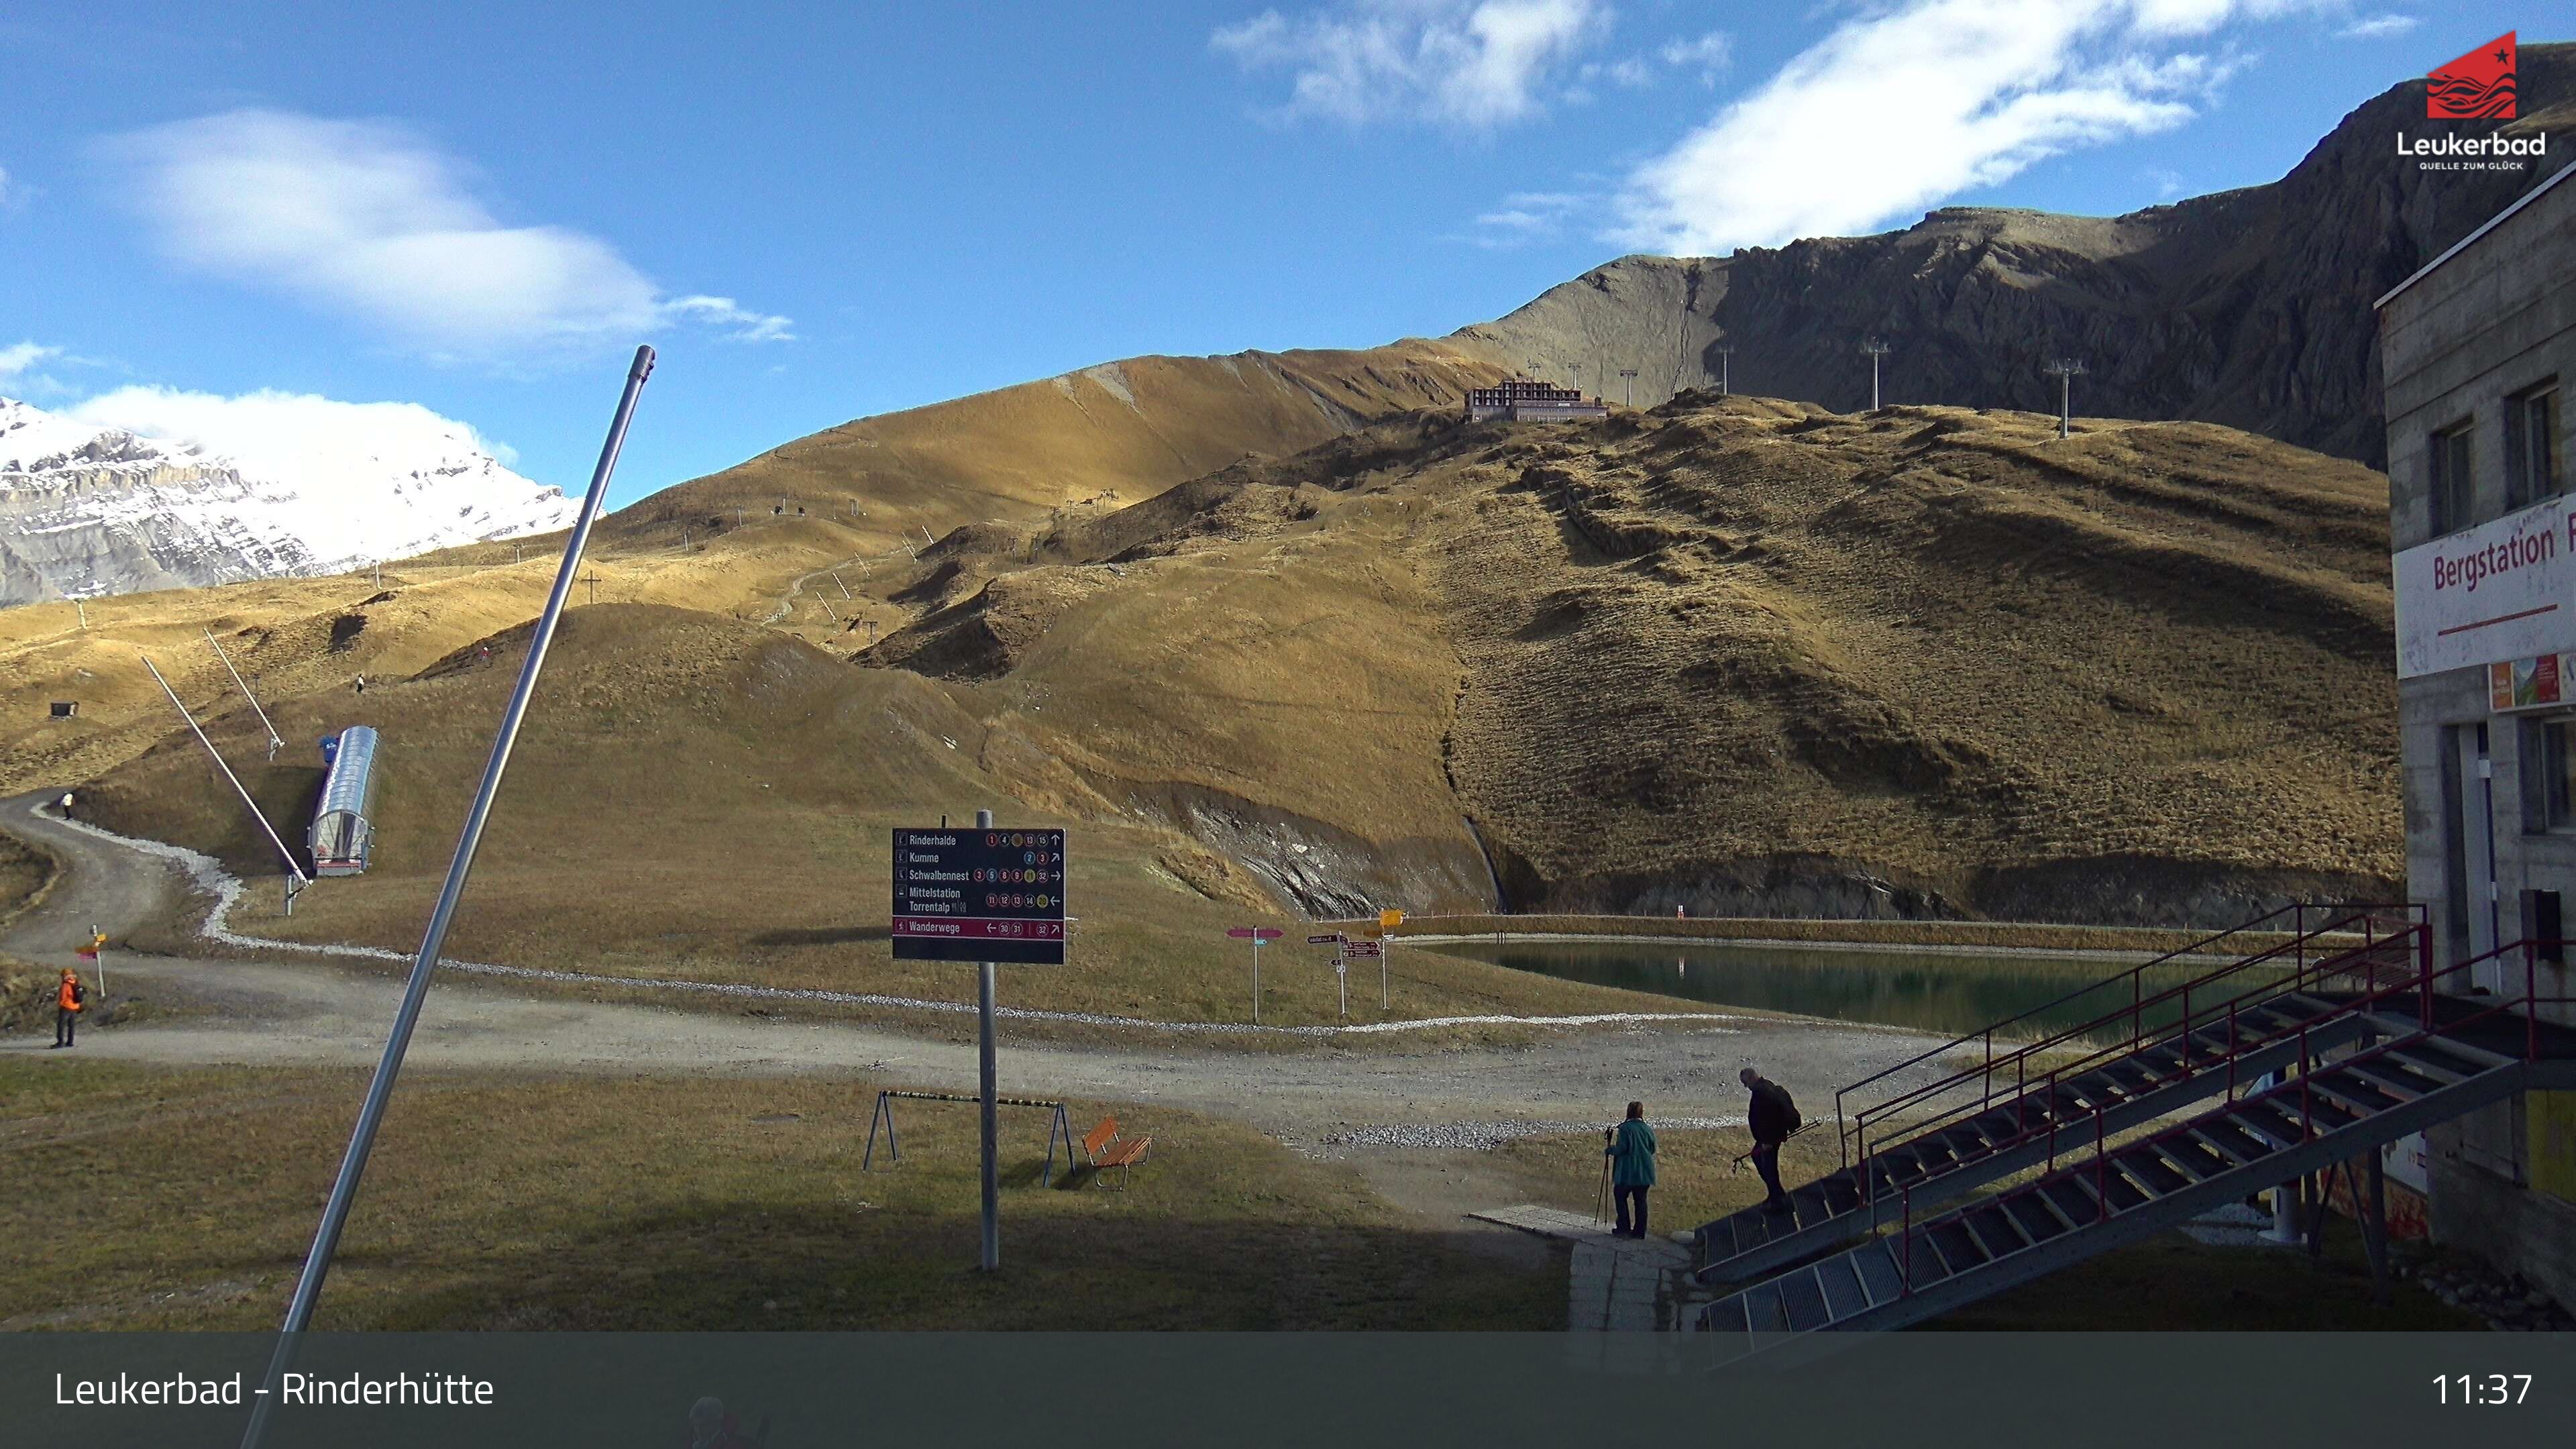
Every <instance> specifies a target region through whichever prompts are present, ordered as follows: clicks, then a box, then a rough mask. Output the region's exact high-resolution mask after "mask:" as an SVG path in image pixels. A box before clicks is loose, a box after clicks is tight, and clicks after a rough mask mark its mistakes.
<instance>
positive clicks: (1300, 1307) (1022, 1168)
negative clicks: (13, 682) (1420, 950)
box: [0, 1061, 1564, 1329]
mask: <svg viewBox="0 0 2576 1449" xmlns="http://www.w3.org/2000/svg"><path fill="white" fill-rule="evenodd" d="M875 1085H876V1084H874V1083H870V1082H861V1081H829V1082H825V1081H797V1082H739V1081H727V1080H716V1081H698V1082H687V1083H680V1082H650V1083H648V1082H633V1083H626V1082H603V1081H592V1080H569V1081H546V1080H534V1079H530V1080H516V1081H502V1082H490V1081H481V1082H472V1083H468V1082H464V1081H459V1080H454V1079H443V1078H439V1077H437V1076H434V1075H428V1074H415V1075H414V1076H412V1077H407V1078H406V1079H405V1082H404V1087H403V1092H402V1094H401V1095H400V1096H399V1097H397V1098H396V1100H395V1103H394V1107H393V1110H392V1111H391V1112H390V1113H389V1114H388V1116H387V1118H386V1122H385V1129H384V1135H383V1137H382V1138H381V1139H380V1141H379V1144H378V1147H377V1150H376V1154H375V1158H374V1161H373V1164H372V1166H371V1168H370V1170H369V1172H368V1176H367V1190H366V1193H365V1195H364V1196H363V1197H362V1198H361V1199H360V1201H359V1205H358V1209H357V1212H356V1214H355V1215H354V1216H353V1217H352V1219H351V1222H350V1227H349V1232H348V1236H347V1238H346V1239H345V1240H344V1242H343V1245H342V1249H341V1255H340V1259H339V1265H338V1267H337V1268H336V1269H335V1270H334V1272H333V1274H332V1277H331V1288H330V1293H329V1295H328V1297H327V1298H326V1299H325V1301H324V1305H323V1309H322V1314H321V1319H320V1324H319V1326H321V1327H324V1328H342V1329H349V1328H369V1329H469V1328H470V1329H488V1328H515V1329H722V1328H763V1329H859V1328H874V1329H882V1328H907V1329H917V1328H1056V1329H1077V1328H1078V1329H1098V1328H1172V1329H1267V1328H1548V1327H1558V1326H1562V1323H1563V1314H1564V1281H1563V1277H1562V1275H1561V1274H1558V1273H1553V1272H1538V1273H1532V1272H1526V1271H1521V1270H1516V1269H1514V1268H1511V1267H1508V1266H1502V1265H1497V1264H1495V1263H1493V1262H1491V1261H1489V1260H1486V1259H1483V1258H1479V1257H1476V1256H1474V1255H1470V1254H1467V1253H1464V1252H1461V1251H1460V1250H1459V1249H1457V1248H1456V1247H1454V1246H1452V1245H1450V1244H1449V1243H1448V1242H1446V1241H1445V1240H1444V1239H1443V1238H1441V1237H1440V1236H1438V1235H1434V1234H1425V1233H1421V1232H1419V1231H1416V1230H1414V1229H1412V1228H1411V1227H1409V1226H1408V1225H1407V1224H1406V1223H1405V1222H1404V1221H1403V1220H1402V1219H1400V1218H1399V1217H1397V1216H1396V1215H1395V1214H1393V1213H1392V1212H1391V1211H1390V1210H1388V1209H1387V1208H1386V1207H1384V1206H1383V1205H1382V1204H1381V1203H1379V1202H1378V1201H1377V1200H1376V1199H1375V1198H1374V1197H1372V1196H1371V1195H1370V1194H1369V1193H1368V1192H1367V1190H1366V1189H1365V1188H1364V1187H1362V1186H1361V1185H1360V1184H1359V1182H1358V1180H1357V1179H1356V1178H1355V1177H1354V1176H1352V1175H1350V1174H1348V1173H1346V1172H1343V1171H1340V1170H1337V1169H1333V1168H1329V1167H1326V1166H1323V1165H1321V1164H1317V1163H1313V1162H1309V1161H1306V1160H1304V1159H1301V1158H1298V1157H1296V1156H1295V1155H1294V1154H1292V1153H1290V1152H1288V1151H1286V1150H1285V1149H1283V1148H1280V1147H1279V1146H1278V1145H1276V1144H1275V1143H1272V1142H1269V1141H1268V1140H1267V1139H1264V1138H1262V1137H1261V1136H1259V1135H1258V1134H1257V1133H1254V1132H1252V1131H1251V1130H1249V1129H1247V1128H1243V1127H1238V1126H1234V1125H1231V1124H1227V1123H1221V1122H1215V1121H1211V1120H1208V1119H1205V1118H1199V1117H1193V1116H1189V1115H1186V1114H1183V1113H1178V1112H1167V1111H1162V1110H1158V1109H1149V1110H1147V1111H1144V1112H1141V1113H1138V1112H1132V1111H1130V1112H1127V1113H1125V1115H1123V1116H1122V1118H1121V1123H1122V1126H1124V1127H1126V1128H1127V1129H1128V1130H1130V1131H1133V1132H1143V1133H1146V1134H1150V1135H1151V1136H1152V1137H1153V1138H1154V1139H1155V1142H1154V1150H1153V1157H1152V1160H1151V1161H1150V1162H1149V1163H1148V1164H1147V1165H1146V1166H1145V1167H1143V1168H1141V1169H1139V1170H1137V1171H1136V1172H1135V1173H1134V1174H1133V1181H1132V1185H1131V1187H1130V1188H1129V1190H1128V1191H1125V1192H1111V1191H1100V1190H1095V1189H1094V1188H1093V1187H1091V1186H1089V1185H1088V1184H1087V1180H1086V1179H1083V1178H1077V1179H1074V1180H1072V1181H1071V1182H1068V1181H1067V1180H1066V1179H1064V1178H1062V1177H1059V1178H1058V1179H1057V1183H1058V1185H1057V1187H1056V1188H1055V1189H1054V1190H1048V1189H1043V1188H1040V1187H1039V1186H1038V1185H1037V1176H1038V1169H1039V1166H1040V1163H1041V1159H1042V1157H1043V1152H1042V1147H1043V1144H1044V1140H1045V1136H1044V1134H1045V1126H1044V1120H1043V1118H1042V1117H1040V1116H1039V1115H1038V1114H1036V1113H1020V1114H1017V1115H1013V1116H1010V1117H1007V1118H1006V1119H1005V1123H1004V1131H1005V1138H1004V1143H1003V1152H1002V1170H1003V1174H1004V1177H1003V1181H1004V1196H1003V1208H1002V1211H1003V1233H1004V1243H1005V1247H1006V1256H1005V1258H1004V1263H1005V1265H1006V1266H1005V1271H1004V1272H1003V1273H1002V1275H1001V1276H1000V1277H999V1278H994V1279H987V1278H984V1277H982V1276H981V1275H978V1274H976V1273H975V1272H973V1271H972V1270H971V1265H972V1263H973V1261H974V1256H975V1236H976V1209H975V1200H976V1199H975V1172H976V1162H975V1121H974V1111H973V1108H972V1107H968V1106H947V1105H931V1104H925V1103H902V1104H899V1105H898V1110H899V1111H901V1113H902V1114H903V1115H902V1116H901V1118H900V1119H899V1120H900V1124H901V1127H902V1131H903V1144H904V1158H903V1162H902V1164H901V1166H900V1167H899V1168H896V1169H895V1170H893V1171H884V1170H882V1169H883V1168H885V1166H886V1163H885V1162H884V1160H883V1154H882V1151H881V1152H880V1160H879V1162H878V1167H879V1168H880V1169H881V1170H880V1171H878V1172H874V1173H870V1174H867V1175H864V1176H863V1175H861V1173H860V1171H859V1160H860V1156H861V1152H862V1149H863V1148H864V1146H865V1124H866V1121H867V1116H868V1109H869V1106H870V1104H871V1103H872V1101H873V1098H874V1087H875ZM363 1087H364V1078H363V1076H361V1075H358V1074H353V1073H346V1072H320V1071H250V1070H245V1069H236V1070H224V1071H192V1072H162V1071H153V1070H146V1069H139V1068H129V1067H125V1066H121V1065H117V1064H111V1063H100V1062H80V1063H30V1062H25V1061H19V1062H10V1063H5V1064H0V1103H5V1104H6V1106H4V1107H0V1155H5V1160H6V1161H7V1163H8V1167H9V1176H10V1180H11V1182H12V1184H13V1187H12V1189H11V1191H10V1192H9V1193H7V1194H5V1195H0V1232H5V1233H6V1234H7V1235H8V1236H9V1237H11V1238H12V1239H14V1240H18V1241H25V1242H36V1241H44V1242H46V1243H48V1244H49V1245H50V1247H49V1248H48V1250H47V1251H45V1252H41V1253H19V1254H13V1255H11V1256H10V1258H9V1259H8V1260H7V1264H6V1266H5V1267H0V1327H8V1328H35V1327H65V1328H121V1329H144V1328H156V1329H172V1328H179V1329H208V1328H230V1329H252V1328H259V1327H262V1326H265V1325H267V1324H271V1323H273V1322H275V1321H276V1317H277V1312H278V1309H279V1307H280V1305H281V1304H282V1303H283V1301H284V1297H285V1294H286V1290H287V1285H288V1284H289V1283H290V1282H291V1280H292V1278H293V1275H294V1271H295V1265H296V1263H297V1262H298V1261H299V1260H300V1257H301V1255H302V1252H303V1250H304V1248H305V1246H306V1244H307V1242H308V1239H309V1235H310V1233H311V1231H312V1225H313V1220H314V1216H315V1214H316V1212H317V1211H318V1209H319V1205H320V1199H321V1196H322V1194H323V1192H324V1190H325V1189H326V1188H327V1186H328V1183H329V1180H330V1174H331V1171H332V1169H333V1167H334V1165H335V1164H336V1163H337V1161H338V1156H339V1150H340V1147H341V1145H342V1144H343V1142H344V1140H345V1138H346V1136H347V1130H348V1119H349V1117H350V1114H351V1113H352V1112H353V1111H354V1110H355V1106H356V1103H357V1100H358V1098H359V1096H360V1095H361V1093H362V1090H363ZM1075 1111H1076V1115H1077V1116H1078V1118H1079V1119H1080V1120H1079V1121H1077V1123H1076V1125H1075V1128H1074V1130H1075V1131H1076V1132H1077V1133H1079V1132H1084V1131H1088V1130H1089V1129H1090V1127H1091V1125H1092V1123H1093V1122H1094V1121H1096V1120H1097V1118H1098V1115H1099V1113H1098V1112H1097V1111H1096V1110H1095V1109H1093V1108H1091V1107H1089V1106H1084V1105H1080V1104H1077V1106H1076V1108H1075ZM786 1113H795V1114H799V1115H798V1117H797V1119H796V1120H793V1121H785V1122H771V1123H761V1122H755V1121H753V1120H752V1119H753V1118H755V1117H763V1116H774V1115H779V1114H786ZM65 1223H78V1224H79V1231H77V1232H73V1233H64V1232H61V1231H59V1230H58V1229H59V1228H60V1226H61V1225H62V1224H65Z"/></svg>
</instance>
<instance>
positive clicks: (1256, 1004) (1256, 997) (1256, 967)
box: [1252, 936, 1261, 1026]
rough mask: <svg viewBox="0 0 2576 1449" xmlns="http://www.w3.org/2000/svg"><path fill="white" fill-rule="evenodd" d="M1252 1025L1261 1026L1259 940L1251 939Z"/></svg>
mask: <svg viewBox="0 0 2576 1449" xmlns="http://www.w3.org/2000/svg"><path fill="white" fill-rule="evenodd" d="M1252 1024H1253V1025H1254V1026H1259V1025H1261V938H1260V937H1259V936H1255V937H1253V938H1252Z"/></svg>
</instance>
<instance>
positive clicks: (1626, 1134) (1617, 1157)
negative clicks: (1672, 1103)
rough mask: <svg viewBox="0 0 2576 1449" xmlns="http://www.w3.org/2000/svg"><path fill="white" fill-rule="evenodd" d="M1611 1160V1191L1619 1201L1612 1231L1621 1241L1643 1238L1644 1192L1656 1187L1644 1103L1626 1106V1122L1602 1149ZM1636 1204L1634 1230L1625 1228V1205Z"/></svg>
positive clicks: (1650, 1131)
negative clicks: (1615, 1224) (1616, 1218)
mask: <svg viewBox="0 0 2576 1449" xmlns="http://www.w3.org/2000/svg"><path fill="white" fill-rule="evenodd" d="M1601 1151H1602V1155H1604V1156H1606V1157H1608V1158H1609V1159H1610V1188H1611V1191H1612V1193H1613V1195H1615V1196H1616V1197H1617V1199H1618V1203H1619V1210H1618V1219H1619V1220H1618V1224H1617V1226H1615V1227H1613V1228H1612V1229H1611V1231H1612V1232H1613V1233H1615V1234H1617V1235H1618V1236H1620V1237H1623V1238H1642V1237H1644V1236H1645V1235H1646V1193H1647V1192H1648V1191H1649V1190H1651V1189H1652V1188H1653V1187H1654V1185H1655V1129H1654V1128H1652V1127H1649V1126H1647V1125H1646V1104H1645V1103H1643V1102H1631V1103H1629V1104H1628V1120H1627V1121H1625V1122H1622V1123H1620V1124H1619V1130H1618V1131H1617V1132H1615V1133H1613V1134H1612V1135H1611V1138H1610V1145H1609V1146H1607V1147H1605V1148H1603V1149H1601ZM1632 1202H1633V1203H1635V1204H1636V1205H1637V1221H1636V1226H1635V1227H1630V1226H1629V1225H1628V1204H1630V1203H1632Z"/></svg>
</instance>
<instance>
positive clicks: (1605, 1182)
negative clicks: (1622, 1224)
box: [1592, 1127, 1619, 1223]
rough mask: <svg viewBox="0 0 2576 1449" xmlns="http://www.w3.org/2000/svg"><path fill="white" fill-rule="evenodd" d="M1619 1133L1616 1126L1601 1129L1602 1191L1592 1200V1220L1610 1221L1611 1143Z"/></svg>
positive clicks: (1599, 1221) (1597, 1221) (1598, 1221)
mask: <svg viewBox="0 0 2576 1449" xmlns="http://www.w3.org/2000/svg"><path fill="white" fill-rule="evenodd" d="M1618 1135H1619V1129H1618V1128H1616V1127H1604V1128H1602V1129H1601V1191H1600V1193H1599V1195H1598V1196H1596V1197H1595V1198H1594V1199H1593V1200H1592V1221H1594V1222H1596V1223H1606V1222H1608V1221H1610V1143H1611V1141H1612V1140H1613V1139H1615V1138H1616V1137H1617V1136H1618Z"/></svg>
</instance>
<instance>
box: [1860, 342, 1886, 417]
mask: <svg viewBox="0 0 2576 1449" xmlns="http://www.w3.org/2000/svg"><path fill="white" fill-rule="evenodd" d="M1860 350H1861V351H1863V352H1865V353H1868V354H1869V410H1870V411H1871V412H1877V411H1878V360H1879V359H1880V358H1882V357H1885V356H1886V355H1887V344H1886V343H1884V342H1881V341H1879V340H1878V339H1877V338H1875V337H1873V338H1871V339H1869V340H1868V341H1866V342H1864V343H1862V344H1861V345H1860Z"/></svg>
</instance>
